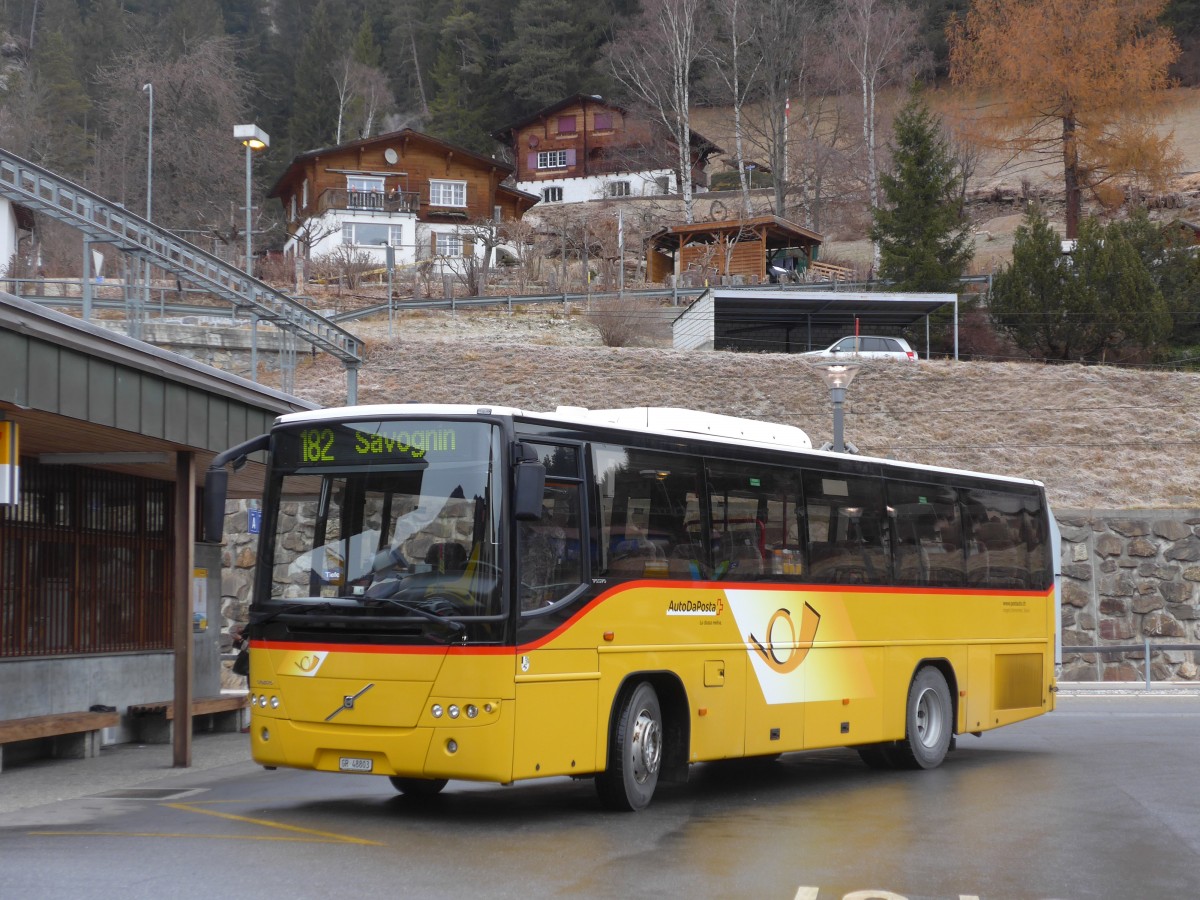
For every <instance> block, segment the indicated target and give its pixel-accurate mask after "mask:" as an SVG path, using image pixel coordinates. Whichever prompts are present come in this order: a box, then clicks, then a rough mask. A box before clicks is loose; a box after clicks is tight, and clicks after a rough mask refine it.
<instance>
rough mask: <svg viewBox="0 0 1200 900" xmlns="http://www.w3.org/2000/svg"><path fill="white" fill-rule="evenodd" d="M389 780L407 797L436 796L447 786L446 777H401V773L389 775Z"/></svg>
mask: <svg viewBox="0 0 1200 900" xmlns="http://www.w3.org/2000/svg"><path fill="white" fill-rule="evenodd" d="M388 781H390V782H391V783H392V787H394V788H395V789H396V790H398V791H399V792H400V793H402V794H403V795H404V796H406V797H416V798H417V799H420V798H422V797H436V796H437V795H438V794H440V793H441V792H442V788H444V787H445V786H446V779H445V778H401V777H400V776H399V775H389V776H388Z"/></svg>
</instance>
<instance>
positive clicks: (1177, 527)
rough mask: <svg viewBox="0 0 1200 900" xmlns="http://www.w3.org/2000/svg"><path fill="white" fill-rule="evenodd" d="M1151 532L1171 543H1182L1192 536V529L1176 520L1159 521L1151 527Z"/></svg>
mask: <svg viewBox="0 0 1200 900" xmlns="http://www.w3.org/2000/svg"><path fill="white" fill-rule="evenodd" d="M1151 530H1152V531H1153V532H1154V534H1155V535H1157V536H1158V537H1160V538H1162V539H1163V540H1165V541H1170V542H1171V543H1174V542H1175V541H1182V540H1183V539H1184V538H1186V537H1190V536H1191V534H1192V529H1191V528H1190V527H1188V525H1187V524H1185V523H1183V522H1180V521H1179V520H1178V519H1159V520H1158V521H1157V522H1155V523H1154V524H1153V525H1152V526H1151Z"/></svg>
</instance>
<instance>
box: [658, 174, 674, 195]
mask: <svg viewBox="0 0 1200 900" xmlns="http://www.w3.org/2000/svg"><path fill="white" fill-rule="evenodd" d="M654 187H655V188H656V189H657V190H656V193H659V194H669V193H671V176H670V175H659V176H658V177H657V178H655V179H654Z"/></svg>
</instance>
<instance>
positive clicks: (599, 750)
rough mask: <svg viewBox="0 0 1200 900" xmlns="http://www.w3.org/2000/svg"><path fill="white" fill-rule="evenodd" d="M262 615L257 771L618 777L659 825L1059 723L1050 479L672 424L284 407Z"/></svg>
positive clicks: (682, 419) (704, 424)
mask: <svg viewBox="0 0 1200 900" xmlns="http://www.w3.org/2000/svg"><path fill="white" fill-rule="evenodd" d="M260 450H267V451H268V468H267V478H266V485H265V491H264V497H263V510H262V527H261V535H260V538H259V549H258V556H257V568H256V575H255V582H254V591H253V599H252V604H251V608H250V621H249V625H248V627H247V634H248V637H249V642H248V644H249V676H248V677H249V689H250V693H251V727H250V737H251V743H252V748H253V756H254V759H255V760H256V761H257V762H259V763H261V764H262V765H264V766H266V767H268V768H275V767H278V766H288V767H293V768H300V769H315V770H320V771H326V772H347V773H357V774H375V775H385V776H387V777H389V778H390V779H391V781H392V783H393V785H394V786H395V787H396V788H397V789H398V790H400V791H402V792H405V793H408V794H413V795H432V794H436V793H437V792H438V791H440V790H441V789H442V788H443V787H444V786H445V784H446V782H447V781H448V780H449V779H468V780H475V781H486V782H497V783H501V784H509V783H512V782H514V781H517V780H520V779H530V778H544V777H548V776H561V775H567V776H572V777H577V778H582V777H594V779H595V783H596V787H597V791H598V794H599V796H600V799H601V800H602V801H603V803H604V804H605V805H607V806H609V807H612V808H617V809H626V810H637V809H641V808H643V807H645V806H646V805H647V804H648V803H649V802H650V800H651V797H652V795H653V794H654V791H655V787H656V785H657V784H658V782H659V781H660V780H661V781H673V782H677V781H683V780H685V779H686V778H687V774H688V770H689V766H691V764H693V763H699V762H704V761H709V760H722V759H734V758H740V757H755V756H760V757H761V756H776V755H778V754H781V753H786V752H791V751H800V750H809V749H813V748H827V747H841V746H853V747H855V748H857V750H858V752H859V754H860V755H861V757H862V759H863V761H864V762H865V763H866V764H867V765H870V766H872V767H897V768H913V769H927V768H932V767H934V766H937V765H939V764H940V763H941V762H942V760H943V759H944V757H945V756H946V754H947V752H948V751H949V750H951V749H953V748H954V746H955V741H956V738H957V736H958V735H962V734H965V733H971V734H975V735H979V734H981V733H982V732H984V731H988V730H990V729H993V728H996V727H998V726H1001V725H1007V724H1009V723H1011V722H1016V721H1019V720H1022V719H1027V718H1030V717H1032V716H1036V715H1039V714H1041V713H1044V712H1047V711H1049V710H1051V709H1053V708H1054V699H1055V697H1054V692H1055V690H1056V684H1055V665H1056V662H1057V661H1058V658H1059V654H1060V653H1061V649H1060V648H1059V646H1058V637H1057V627H1056V626H1057V622H1058V621H1059V610H1058V594H1057V590H1056V571H1055V570H1056V569H1057V567H1058V553H1057V552H1056V549H1055V548H1056V547H1057V545H1058V534H1057V528H1056V526H1055V523H1054V519H1053V517H1052V516H1051V514H1050V510H1049V507H1048V505H1047V502H1046V497H1045V491H1044V489H1043V487H1042V485H1041V484H1039V483H1038V482H1034V481H1028V480H1021V479H1016V478H1005V477H999V476H993V475H983V474H979V473H972V472H963V471H955V470H950V469H943V468H934V467H928V466H918V465H911V464H906V463H901V462H894V461H890V460H882V459H872V458H867V457H861V456H852V455H848V454H839V453H829V452H822V451H819V450H814V449H812V445H811V442H810V441H809V439H808V437H807V436H806V435H805V434H804V432H802V431H801V430H799V429H797V428H794V427H790V426H782V425H773V424H770V423H765V422H758V421H752V420H746V419H737V418H732V417H727V416H716V415H711V414H706V413H698V412H692V411H688V410H679V409H665V408H645V407H641V408H636V409H615V410H587V409H581V408H559V409H558V410H557V411H555V412H553V413H533V412H525V411H521V410H517V409H509V408H500V407H475V406H461V405H454V406H445V405H436V406H435V405H415V404H405V405H379V406H359V407H347V408H343V409H331V410H322V411H318V412H302V413H295V414H291V415H285V416H283V417H281V418H280V419H279V420H278V421H277V423H276V425H275V426H274V428H273V429H272V431H271V433H270V434H269V435H263V436H261V437H259V438H256V439H254V440H252V441H248V442H247V443H246V444H243V445H241V446H239V447H236V448H232V449H231V450H229V451H226V452H225V453H223V454H221V455H220V456H219V457H218V458H217V460H216V461H215V462H214V465H213V467H212V468H210V470H209V478H208V490H207V491H206V497H207V501H206V531H207V533H208V534H209V539H210V540H212V539H217V540H219V539H220V537H219V532H220V528H221V517H222V514H223V511H224V498H225V487H224V484H225V478H226V473H225V468H224V467H225V466H226V465H229V464H233V465H235V466H236V465H237V462H238V460H239V458H244V457H245V456H246V455H248V454H249V453H252V452H257V451H260Z"/></svg>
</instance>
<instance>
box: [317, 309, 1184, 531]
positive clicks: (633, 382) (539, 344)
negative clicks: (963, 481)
mask: <svg viewBox="0 0 1200 900" xmlns="http://www.w3.org/2000/svg"><path fill="white" fill-rule="evenodd" d="M646 316H647V318H646V329H645V331H646V334H647V342H650V343H655V344H658V346H648V347H640V348H622V349H615V348H608V347H603V346H601V345H600V342H599V339H598V337H597V335H596V331H595V328H594V327H593V326H591V325H590V324H589V323H588V322H587V319H586V317H585V316H583V315H579V314H575V315H564V314H563V313H562V312H561V311H558V312H548V311H545V310H538V311H527V312H517V313H515V314H513V315H511V316H509V315H506V314H504V313H489V312H479V311H475V312H459V313H458V314H457V315H452V314H450V313H407V314H404V315H403V316H402V317H401V318H400V319H399V321H398V323H397V326H396V329H395V334H396V339H395V340H393V341H390V342H389V341H388V340H387V325H386V322H384V323H382V324H381V323H378V322H377V323H367V324H363V325H361V326H358V327H357V330H358V331H359V332H360V333H361V334H362V335H363V336H364V337H365V338H366V339H367V341H368V346H369V354H368V359H367V362H366V364H365V365H364V367H363V368H362V369H361V370H360V373H359V402H361V403H387V402H405V401H414V400H415V401H423V402H438V403H480V404H497V405H511V406H517V407H523V408H527V409H535V410H545V409H553V408H554V407H555V406H558V405H572V406H587V407H593V408H604V407H612V406H639V405H650V406H681V407H689V408H693V409H699V410H705V411H708V412H715V413H724V414H727V415H737V416H749V417H754V418H761V419H767V420H772V421H777V422H784V423H788V424H792V425H797V426H799V427H801V428H803V429H804V430H805V431H807V432H808V434H809V435H810V436H811V437H812V439H813V443H814V444H815V445H818V446H819V445H820V444H822V443H823V442H825V441H826V440H829V438H830V436H831V418H832V416H831V406H830V402H829V395H828V392H827V390H826V389H825V387H824V385H823V383H822V382H821V381H820V379H819V378H818V377H817V376H816V375H815V374H814V373H813V372H811V371H810V370H809V369H808V367H807V366H806V365H805V364H804V363H803V362H802V361H801V360H800V359H799V358H798V357H796V356H789V355H786V354H767V353H763V354H737V353H724V352H690V353H679V352H676V351H674V350H671V349H667V348H668V347H669V334H668V333H667V330H666V328H665V327H664V321H665V320H664V318H663V317H661V316H658V317H656V316H654V315H653V312H652V311H651V310H649V309H647V311H646ZM297 383H298V384H299V385H301V387H300V388H299V389H298V393H301V394H303V395H305V396H308V397H310V398H311V399H313V400H316V401H318V402H320V403H322V404H324V405H328V406H336V405H342V404H343V403H344V402H345V377H344V374H343V371H342V369H341V367H340V366H339V365H338V364H337V363H336V362H335V361H332V360H329V359H327V358H321V359H318V360H317V361H316V363H314V364H313V366H312V367H311V368H307V369H301V370H300V371H298V372H297ZM845 423H846V439H847V440H848V441H851V442H853V443H854V444H856V445H857V446H858V448H859V450H860V451H862V452H863V453H866V454H871V455H875V456H891V457H894V458H897V459H904V460H909V461H913V462H918V463H927V464H933V465H941V466H952V467H958V468H967V469H977V470H983V471H988V472H995V473H999V474H1005V475H1017V476H1024V477H1029V478H1036V479H1039V480H1041V481H1043V482H1045V483H1046V485H1047V488H1048V490H1049V493H1050V497H1051V500H1052V502H1053V503H1054V504H1056V505H1057V506H1059V507H1076V508H1079V507H1083V508H1092V507H1096V508H1113V507H1120V508H1124V507H1186V508H1193V507H1195V508H1200V493H1198V486H1200V374H1181V373H1167V372H1151V371H1144V370H1134V369H1118V368H1112V367H1099V366H1092V367H1084V366H1079V365H1064V366H1048V365H1041V364H1034V363H974V362H973V363H961V362H960V363H955V362H951V361H938V360H934V361H930V362H922V363H920V364H919V365H911V364H902V363H880V364H877V365H875V366H873V367H872V368H870V369H868V370H865V371H864V372H862V373H861V374H860V375H859V376H858V378H857V379H856V380H855V382H854V383H853V384H852V385H851V387H850V389H849V391H848V394H847V406H846V418H845Z"/></svg>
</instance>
